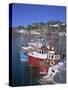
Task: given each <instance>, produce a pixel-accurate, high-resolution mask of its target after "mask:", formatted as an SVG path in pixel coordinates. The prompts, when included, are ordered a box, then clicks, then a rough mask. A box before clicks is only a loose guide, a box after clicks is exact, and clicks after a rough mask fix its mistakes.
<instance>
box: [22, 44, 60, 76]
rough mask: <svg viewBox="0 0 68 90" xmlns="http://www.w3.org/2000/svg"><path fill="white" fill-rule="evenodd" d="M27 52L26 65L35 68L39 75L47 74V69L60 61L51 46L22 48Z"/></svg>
mask: <svg viewBox="0 0 68 90" xmlns="http://www.w3.org/2000/svg"><path fill="white" fill-rule="evenodd" d="M23 48H24V49H26V50H28V63H29V66H30V68H35V69H36V72H37V73H38V74H39V75H45V74H47V73H48V70H49V67H52V66H53V65H55V64H57V63H58V62H59V60H60V55H59V54H57V53H56V52H55V50H54V47H51V46H49V45H48V46H41V47H40V48H38V47H31V48H30V47H27V48H25V47H23Z"/></svg>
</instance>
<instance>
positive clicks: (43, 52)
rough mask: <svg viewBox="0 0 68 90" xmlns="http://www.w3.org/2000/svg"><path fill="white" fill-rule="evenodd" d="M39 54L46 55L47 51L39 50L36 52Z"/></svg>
mask: <svg viewBox="0 0 68 90" xmlns="http://www.w3.org/2000/svg"><path fill="white" fill-rule="evenodd" d="M38 52H39V53H40V54H46V53H47V51H45V50H39V51H38Z"/></svg>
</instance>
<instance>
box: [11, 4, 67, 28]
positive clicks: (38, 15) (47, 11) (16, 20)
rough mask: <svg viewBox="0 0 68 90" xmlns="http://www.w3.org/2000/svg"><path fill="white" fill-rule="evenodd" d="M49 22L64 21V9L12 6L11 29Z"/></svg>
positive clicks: (24, 5) (44, 6) (42, 6)
mask: <svg viewBox="0 0 68 90" xmlns="http://www.w3.org/2000/svg"><path fill="white" fill-rule="evenodd" d="M49 20H60V21H63V22H65V21H66V7H64V6H48V5H34V4H18V3H16V4H12V27H16V26H21V25H24V26H27V25H29V24H32V23H35V22H45V23H46V22H48V21H49Z"/></svg>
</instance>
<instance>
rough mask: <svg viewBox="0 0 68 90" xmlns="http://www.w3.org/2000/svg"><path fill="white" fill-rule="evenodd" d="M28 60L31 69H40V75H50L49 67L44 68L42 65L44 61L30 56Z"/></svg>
mask: <svg viewBox="0 0 68 90" xmlns="http://www.w3.org/2000/svg"><path fill="white" fill-rule="evenodd" d="M28 60H29V65H30V66H31V67H37V69H38V72H39V73H40V74H47V73H48V69H49V67H48V66H44V65H42V64H41V63H40V62H41V61H42V62H43V61H44V60H43V59H40V58H37V57H33V56H29V55H28Z"/></svg>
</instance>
